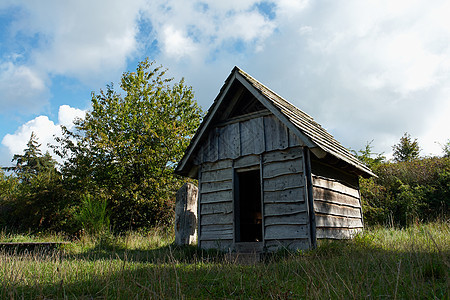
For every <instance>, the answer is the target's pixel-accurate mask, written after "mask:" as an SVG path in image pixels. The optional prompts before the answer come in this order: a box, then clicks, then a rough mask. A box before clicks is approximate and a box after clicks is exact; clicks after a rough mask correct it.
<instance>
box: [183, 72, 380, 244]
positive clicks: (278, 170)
mask: <svg viewBox="0 0 450 300" xmlns="http://www.w3.org/2000/svg"><path fill="white" fill-rule="evenodd" d="M176 173H178V174H180V175H183V176H189V177H191V178H194V179H198V184H199V191H198V213H197V216H198V222H197V223H198V244H199V247H201V248H205V249H207V248H218V249H221V250H225V251H238V252H239V251H244V250H245V251H249V250H250V251H256V252H259V251H274V250H277V249H280V248H289V249H309V248H311V247H314V246H315V245H316V241H317V240H318V239H344V238H351V237H352V236H353V235H354V234H355V233H357V232H358V231H361V230H362V228H363V216H362V211H361V202H360V194H359V184H358V176H363V177H370V176H374V174H373V173H372V171H371V170H370V169H369V168H367V167H366V166H365V165H364V164H362V163H361V162H360V161H358V160H357V159H356V158H355V157H354V156H353V155H352V154H351V153H350V152H349V151H348V150H347V149H346V148H345V147H343V146H342V145H341V144H340V143H339V142H337V141H336V140H335V139H334V138H333V137H332V136H331V135H330V134H329V133H328V132H326V130H325V129H323V128H322V127H321V126H320V125H319V124H318V123H316V122H315V121H314V120H313V118H311V117H310V116H309V115H307V114H305V113H304V112H302V111H301V110H300V109H298V108H297V107H295V106H294V105H292V104H291V103H289V102H288V101H286V100H284V99H283V98H282V97H280V96H278V95H277V94H275V93H274V92H273V91H271V90H270V89H268V88H267V87H265V86H264V85H262V84H261V83H260V82H258V81H257V80H255V79H254V78H253V77H251V76H250V75H248V74H247V73H245V72H243V71H242V70H240V69H239V68H237V67H235V68H234V69H233V70H232V72H231V74H230V75H229V76H228V78H227V79H226V81H225V84H224V85H223V87H222V88H221V90H220V92H219V94H218V96H217V97H216V99H215V101H214V103H213V104H212V106H211V107H210V109H209V110H208V113H207V115H206V117H205V119H204V121H203V122H202V124H201V125H200V127H199V129H198V131H197V133H196V134H195V136H194V137H193V139H192V141H191V143H190V145H189V147H188V149H187V150H186V153H185V155H184V157H183V158H182V160H181V161H180V163H179V164H178V166H177V168H176Z"/></svg>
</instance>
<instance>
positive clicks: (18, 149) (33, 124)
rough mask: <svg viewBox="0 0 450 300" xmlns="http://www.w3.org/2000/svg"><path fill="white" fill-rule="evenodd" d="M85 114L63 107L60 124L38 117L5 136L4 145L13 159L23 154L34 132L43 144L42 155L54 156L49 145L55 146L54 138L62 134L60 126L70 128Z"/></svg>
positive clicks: (59, 115) (45, 117)
mask: <svg viewBox="0 0 450 300" xmlns="http://www.w3.org/2000/svg"><path fill="white" fill-rule="evenodd" d="M84 114H85V112H84V111H82V110H80V109H77V108H73V107H70V106H68V105H62V106H61V107H60V108H59V114H58V120H59V124H55V123H54V122H53V121H51V120H50V119H49V118H48V117H47V116H39V117H36V118H34V119H33V120H30V121H28V122H26V123H25V124H23V125H22V126H20V127H19V128H18V129H17V130H16V132H14V133H13V134H7V135H5V136H4V137H3V140H2V145H3V146H5V147H7V148H8V150H9V153H10V155H11V157H12V156H13V155H14V154H21V153H23V150H24V149H25V148H26V146H27V143H28V141H29V140H30V137H31V133H32V132H34V133H35V135H36V137H37V138H38V142H39V144H41V148H40V149H41V151H42V153H45V152H46V151H49V152H50V154H52V151H51V149H50V148H49V147H48V144H54V136H55V135H56V136H58V135H60V134H61V127H60V125H65V126H68V127H69V128H70V127H71V122H72V121H73V119H74V118H76V117H79V118H83V117H84Z"/></svg>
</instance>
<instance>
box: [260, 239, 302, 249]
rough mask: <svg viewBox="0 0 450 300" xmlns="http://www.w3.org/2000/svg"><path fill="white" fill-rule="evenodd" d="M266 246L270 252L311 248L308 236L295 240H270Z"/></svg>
mask: <svg viewBox="0 0 450 300" xmlns="http://www.w3.org/2000/svg"><path fill="white" fill-rule="evenodd" d="M265 244H266V248H267V250H268V251H269V252H274V251H278V250H283V249H287V250H307V249H309V248H310V244H309V240H308V238H304V239H294V240H269V241H266V243H265Z"/></svg>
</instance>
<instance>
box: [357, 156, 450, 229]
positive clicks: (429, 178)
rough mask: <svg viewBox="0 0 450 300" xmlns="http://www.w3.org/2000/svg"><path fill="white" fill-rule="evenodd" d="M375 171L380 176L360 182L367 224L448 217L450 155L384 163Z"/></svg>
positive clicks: (404, 223) (399, 224)
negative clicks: (447, 156)
mask: <svg viewBox="0 0 450 300" xmlns="http://www.w3.org/2000/svg"><path fill="white" fill-rule="evenodd" d="M373 171H374V172H375V173H376V174H377V175H378V178H371V179H361V181H360V186H361V198H362V205H363V210H364V219H365V222H366V224H368V225H376V224H384V225H386V224H388V225H398V226H405V225H408V224H411V223H413V222H416V221H419V220H420V221H433V220H436V219H439V218H447V217H448V207H449V202H450V159H449V158H445V157H443V158H440V157H432V158H423V159H418V160H414V161H409V162H398V163H384V164H380V165H378V166H375V167H373Z"/></svg>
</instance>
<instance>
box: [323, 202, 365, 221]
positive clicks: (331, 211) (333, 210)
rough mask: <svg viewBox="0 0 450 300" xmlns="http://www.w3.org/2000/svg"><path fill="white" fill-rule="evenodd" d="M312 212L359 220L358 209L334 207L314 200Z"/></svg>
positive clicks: (341, 206) (359, 213)
mask: <svg viewBox="0 0 450 300" xmlns="http://www.w3.org/2000/svg"><path fill="white" fill-rule="evenodd" d="M314 211H315V212H316V213H321V214H327V215H335V216H341V217H354V218H360V217H361V211H360V210H359V209H358V208H353V207H348V206H343V205H335V204H331V203H327V202H322V201H317V200H314Z"/></svg>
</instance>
